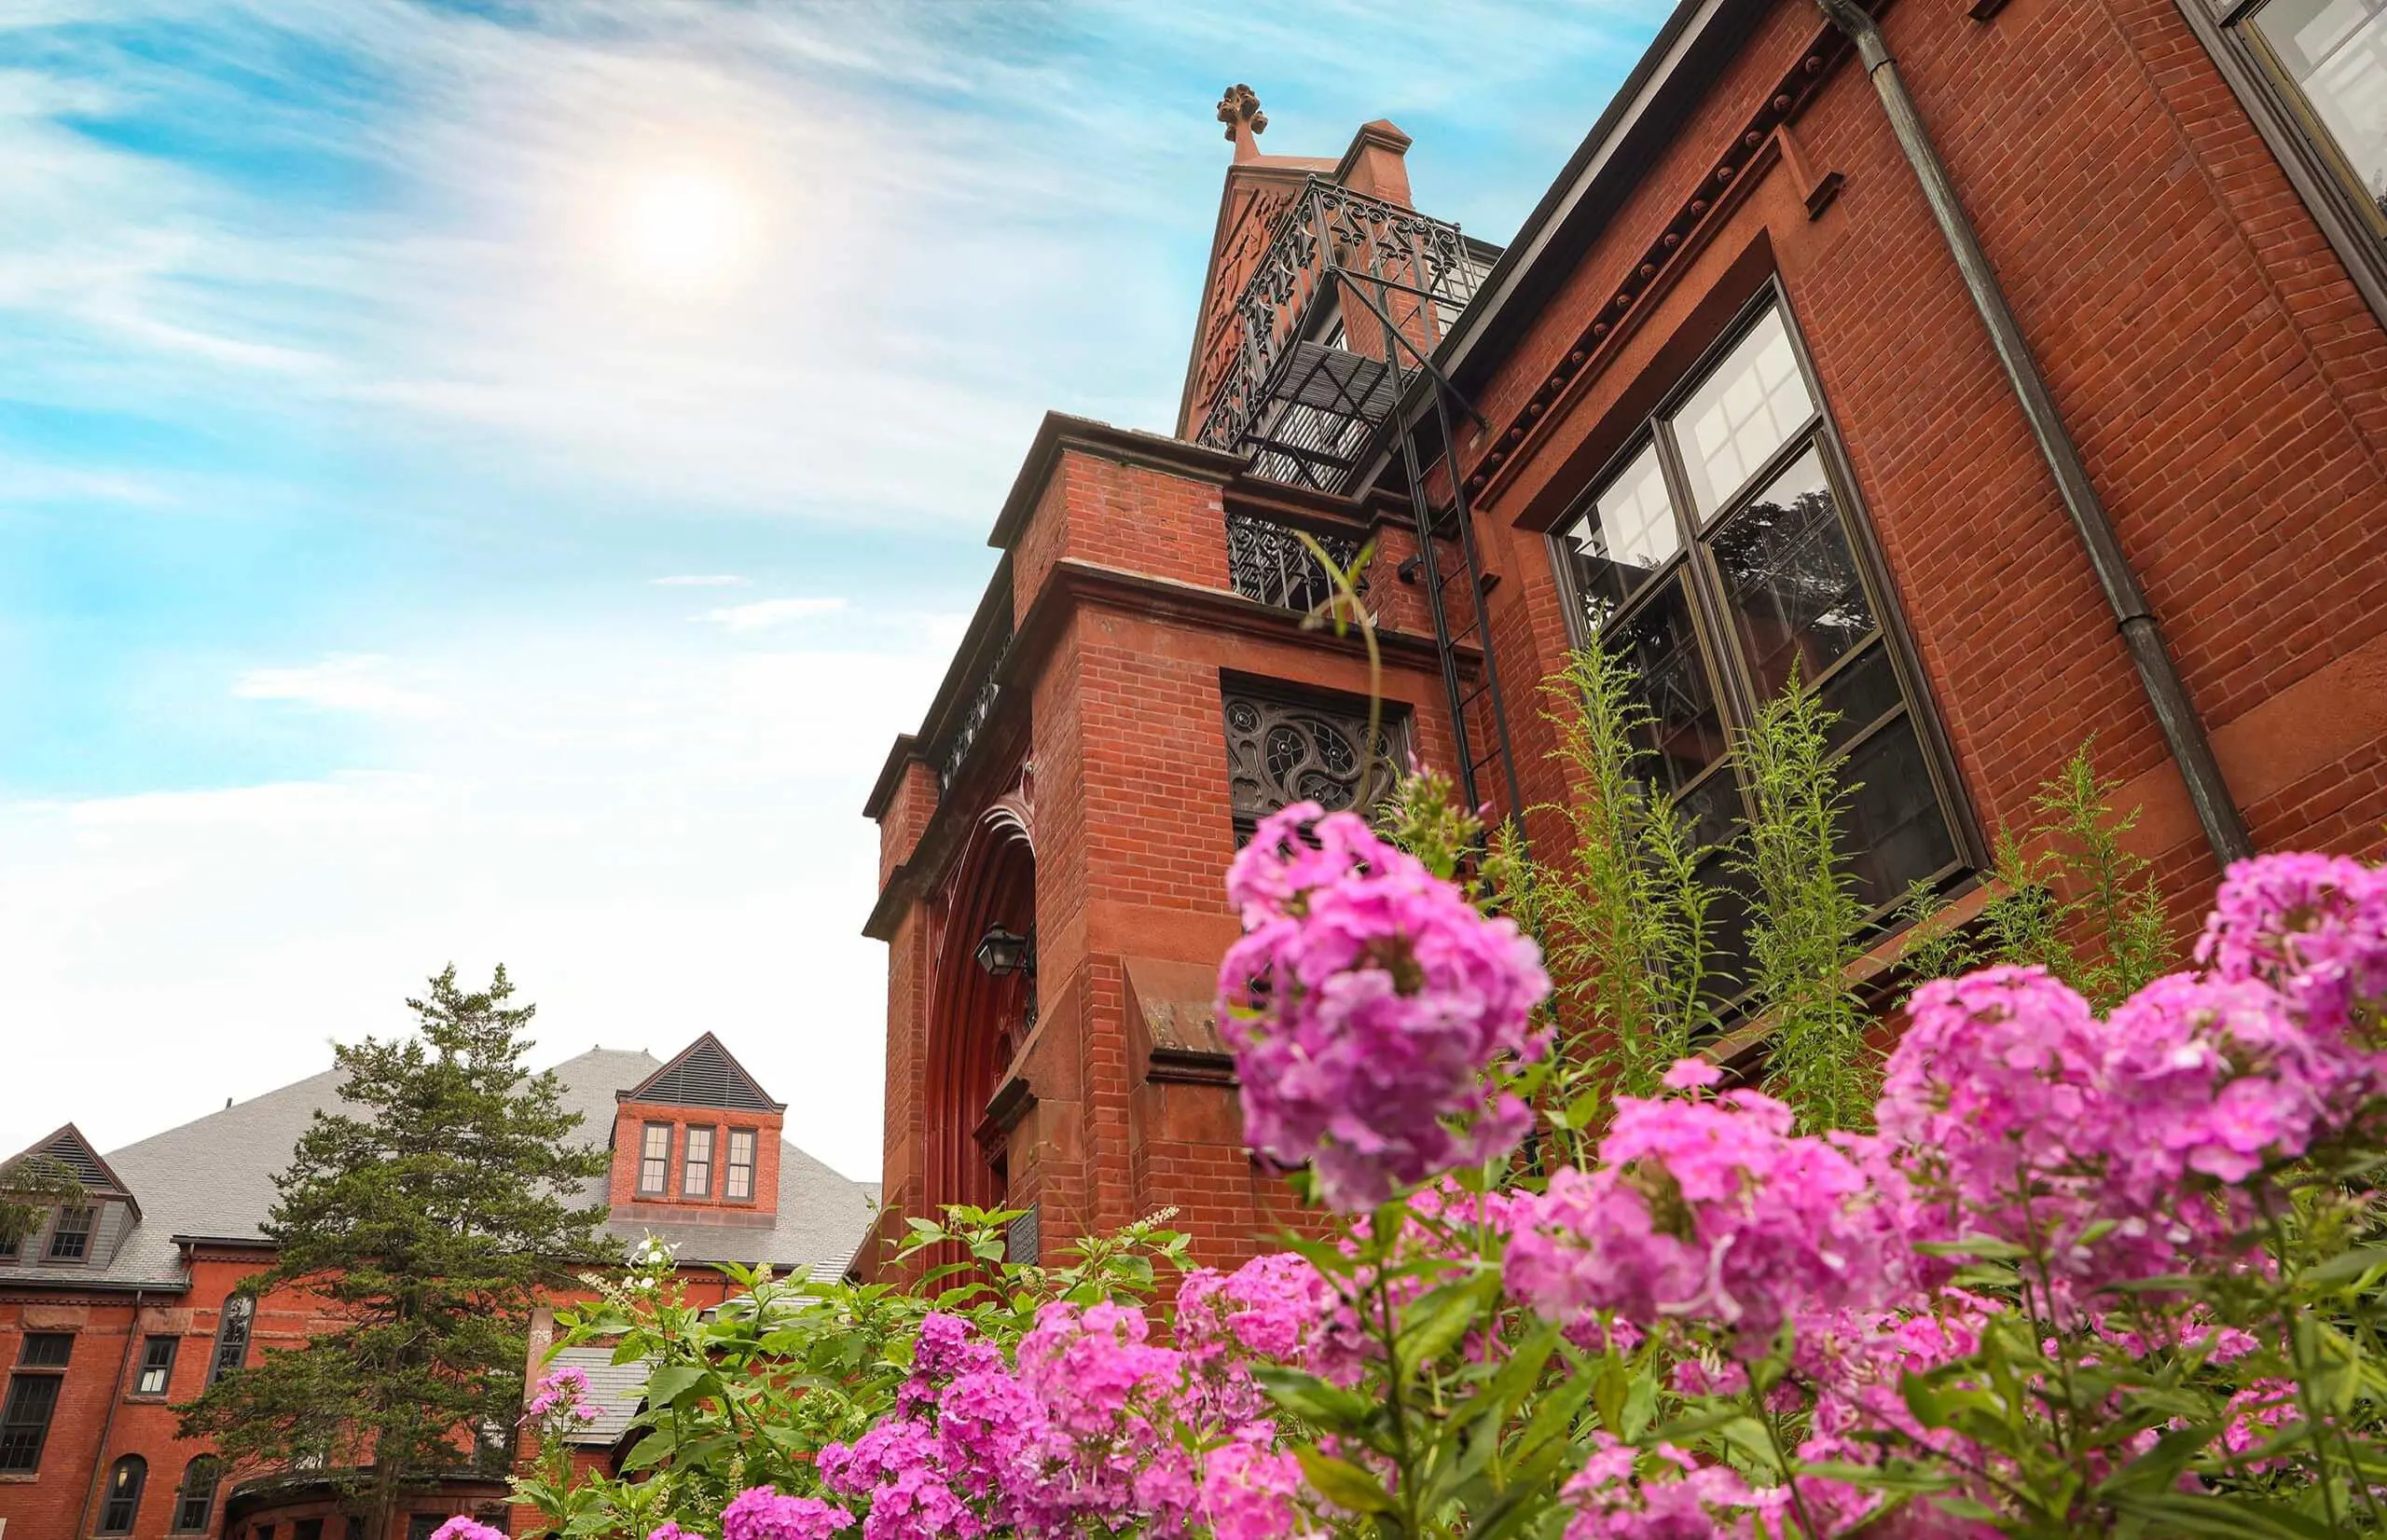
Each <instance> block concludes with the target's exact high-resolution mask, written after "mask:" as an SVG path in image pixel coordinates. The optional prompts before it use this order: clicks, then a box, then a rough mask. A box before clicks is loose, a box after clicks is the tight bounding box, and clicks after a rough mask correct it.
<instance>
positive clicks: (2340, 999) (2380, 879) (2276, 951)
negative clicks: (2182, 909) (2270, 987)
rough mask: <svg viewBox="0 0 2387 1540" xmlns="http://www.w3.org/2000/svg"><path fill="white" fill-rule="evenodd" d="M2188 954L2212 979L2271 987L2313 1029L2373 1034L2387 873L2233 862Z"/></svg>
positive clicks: (2386, 998)
mask: <svg viewBox="0 0 2387 1540" xmlns="http://www.w3.org/2000/svg"><path fill="white" fill-rule="evenodd" d="M2196 956H2197V960H2198V961H2199V962H2201V963H2203V964H2205V965H2207V966H2208V967H2209V968H2211V969H2212V970H2213V972H2214V974H2215V977H2217V978H2221V979H2226V980H2239V979H2259V980H2263V981H2266V982H2269V983H2272V984H2274V985H2276V986H2277V987H2278V989H2279V991H2280V993H2281V994H2282V995H2284V997H2286V999H2287V1005H2288V1009H2289V1010H2291V1011H2294V1012H2295V1013H2297V1015H2298V1016H2300V1017H2302V1018H2303V1020H2304V1022H2305V1024H2306V1025H2308V1026H2309V1027H2311V1029H2312V1030H2313V1031H2315V1032H2319V1033H2323V1034H2326V1035H2330V1036H2338V1035H2342V1034H2343V1033H2345V1032H2347V1031H2348V1030H2349V1029H2350V1028H2352V1027H2353V1026H2355V1025H2357V1024H2361V1023H2365V1022H2366V1023H2367V1024H2369V1025H2370V1026H2371V1027H2372V1028H2375V1027H2376V1025H2377V1024H2378V1017H2379V1012H2380V1007H2381V1005H2382V1004H2387V868H2381V867H2369V866H2365V865H2363V864H2362V863H2361V862H2360V861H2355V860H2349V859H2346V858H2345V857H2342V856H2321V855H2309V854H2297V853H2288V854H2282V855H2273V856H2257V857H2256V858H2255V859H2252V860H2242V861H2236V862H2233V863H2232V864H2231V865H2230V868H2229V870H2228V873H2226V874H2225V876H2224V877H2223V880H2222V884H2221V889H2220V891H2219V892H2218V893H2216V894H2215V896H2214V906H2213V913H2212V914H2210V915H2208V916H2207V917H2206V919H2205V924H2204V934H2203V935H2202V936H2201V937H2200V938H2199V939H2198V942H2197V950H2196Z"/></svg>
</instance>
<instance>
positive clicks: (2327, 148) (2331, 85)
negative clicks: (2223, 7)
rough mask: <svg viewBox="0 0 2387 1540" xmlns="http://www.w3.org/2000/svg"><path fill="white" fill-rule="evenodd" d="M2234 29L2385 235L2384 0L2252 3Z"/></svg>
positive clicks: (2386, 3) (2269, 0)
mask: <svg viewBox="0 0 2387 1540" xmlns="http://www.w3.org/2000/svg"><path fill="white" fill-rule="evenodd" d="M2232 8H2233V9H2234V11H2235V12H2236V17H2237V20H2236V23H2235V27H2234V30H2235V31H2236V33H2237V34H2238V35H2239V36H2240V37H2241V38H2242V39H2243V40H2244V42H2245V43H2246V44H2247V45H2248V47H2249V49H2250V51H2251V52H2252V53H2253V54H2254V55H2255V57H2256V60H2257V61H2258V62H2260V63H2261V64H2262V66H2263V69H2264V72H2265V73H2266V74H2268V75H2269V76H2270V77H2271V79H2272V81H2273V82H2274V84H2275V85H2276V86H2277V87H2278V88H2279V89H2280V90H2281V93H2282V95H2283V96H2284V97H2285V98H2286V99H2287V100H2288V102H2289V103H2290V105H2291V106H2292V107H2293V108H2294V109H2295V112H2296V115H2297V117H2298V119H2300V121H2301V126H2302V127H2303V128H2304V130H2305V131H2306V133H2307V135H2308V136H2309V137H2310V138H2311V140H2312V142H2313V146H2314V148H2315V149H2316V150H2318V151H2319V152H2320V155H2321V158H2322V159H2323V160H2324V162H2325V164H2326V165H2327V166H2328V167H2329V169H2330V170H2331V171H2332V172H2335V173H2336V175H2337V176H2338V177H2339V180H2340V181H2341V182H2343V183H2344V184H2345V186H2346V187H2347V190H2348V191H2349V192H2351V193H2352V194H2353V199H2354V201H2355V203H2356V205H2357V206H2358V207H2359V208H2360V209H2361V210H2362V212H2363V215H2364V217H2365V218H2366V220H2367V221H2368V223H2369V224H2370V227H2371V230H2372V233H2374V234H2380V235H2387V0H2258V3H2256V4H2253V5H2241V6H2236V7H2232Z"/></svg>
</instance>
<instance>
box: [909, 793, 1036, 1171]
mask: <svg viewBox="0 0 2387 1540" xmlns="http://www.w3.org/2000/svg"><path fill="white" fill-rule="evenodd" d="M1023 811H1024V810H1023V809H1022V808H1020V807H1018V806H1016V805H1014V804H1013V799H1009V798H1006V799H1005V800H1004V802H1003V803H999V804H997V805H996V806H995V807H994V808H993V809H991V810H990V811H988V812H987V815H986V816H985V817H984V818H981V819H980V820H979V823H978V826H977V828H975V829H974V830H973V831H972V832H971V836H970V847H969V849H968V850H967V851H966V852H964V854H963V856H962V858H961V862H960V866H959V870H958V871H957V872H956V873H955V874H954V882H953V887H951V889H950V890H949V893H950V897H949V898H948V899H947V901H946V907H945V916H944V925H943V927H942V928H941V940H940V942H939V945H938V950H937V958H936V964H935V969H936V972H935V981H934V984H933V988H934V992H935V993H934V995H933V997H932V1004H931V1015H930V1018H929V1062H928V1066H927V1067H928V1076H927V1086H926V1088H925V1089H926V1093H927V1094H926V1098H925V1107H924V1111H925V1112H926V1114H927V1127H926V1128H925V1129H924V1130H923V1133H924V1134H925V1140H924V1143H925V1147H926V1148H925V1154H926V1157H927V1158H926V1161H925V1162H924V1164H923V1175H924V1176H926V1178H927V1182H926V1187H927V1199H928V1204H929V1207H930V1208H931V1210H934V1209H935V1208H937V1207H938V1206H939V1205H942V1204H945V1203H969V1204H973V1205H974V1206H977V1207H980V1208H994V1207H999V1206H1000V1205H1001V1203H1003V1200H1004V1196H1005V1194H1006V1192H1007V1190H1008V1187H1009V1180H1008V1178H1009V1173H1008V1171H1007V1169H1006V1167H1007V1154H1008V1151H1007V1149H1006V1148H1005V1145H1004V1141H1003V1139H1002V1136H1001V1134H1000V1132H999V1131H991V1130H989V1131H987V1133H986V1134H985V1136H983V1137H982V1132H981V1124H982V1123H983V1122H984V1121H985V1120H986V1116H987V1103H988V1102H989V1101H991V1100H992V1099H993V1098H994V1094H995V1093H996V1092H997V1091H998V1090H1000V1088H1001V1085H1002V1079H1003V1073H1004V1071H1005V1070H1006V1069H1008V1068H1009V1067H1010V1066H1011V1062H1012V1056H1013V1055H1014V1053H1016V1052H1018V1049H1019V1045H1020V1043H1021V1042H1022V1041H1023V1040H1024V1039H1025V1038H1027V1036H1028V1029H1029V1028H1030V1027H1031V1026H1033V1025H1034V1024H1035V1018H1036V961H1035V959H1036V952H1035V946H1036V942H1035V937H1036V856H1035V851H1034V848H1033V846H1031V845H1030V843H1029V836H1028V825H1027V822H1026V821H1025V819H1024V818H1023V817H1022V816H1021V815H1022V812H1023Z"/></svg>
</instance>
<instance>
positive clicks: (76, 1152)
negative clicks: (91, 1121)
mask: <svg viewBox="0 0 2387 1540" xmlns="http://www.w3.org/2000/svg"><path fill="white" fill-rule="evenodd" d="M34 1156H48V1158H49V1159H51V1160H53V1161H56V1162H58V1163H59V1164H60V1165H62V1166H64V1167H65V1168H66V1169H67V1170H69V1171H71V1172H73V1173H74V1174H75V1179H76V1181H78V1182H80V1183H82V1184H83V1186H84V1187H85V1188H86V1189H89V1190H90V1191H91V1192H93V1193H97V1194H101V1195H103V1196H106V1197H110V1198H130V1197H131V1196H132V1192H131V1189H129V1188H127V1187H126V1186H125V1185H124V1182H123V1181H122V1179H121V1178H119V1177H118V1176H117V1174H116V1173H115V1172H114V1171H112V1170H110V1169H109V1167H108V1163H107V1162H105V1161H103V1160H102V1159H100V1152H99V1151H98V1150H96V1149H93V1148H91V1141H90V1140H89V1139H87V1138H85V1137H83V1131H82V1130H81V1129H79V1128H76V1126H75V1125H74V1124H73V1123H68V1124H67V1125H66V1126H65V1127H63V1128H62V1129H60V1130H58V1132H56V1133H55V1134H50V1135H49V1136H48V1138H46V1139H37V1140H35V1141H34V1143H33V1144H31V1145H29V1146H27V1147H26V1148H24V1149H23V1150H21V1151H20V1152H19V1153H18V1155H17V1160H20V1161H22V1160H29V1159H31V1158H33V1157H34ZM11 1163H14V1162H11Z"/></svg>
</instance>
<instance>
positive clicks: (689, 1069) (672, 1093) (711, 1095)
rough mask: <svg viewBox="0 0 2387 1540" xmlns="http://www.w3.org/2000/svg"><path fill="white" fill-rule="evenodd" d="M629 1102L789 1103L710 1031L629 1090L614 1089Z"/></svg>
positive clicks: (764, 1108)
mask: <svg viewBox="0 0 2387 1540" xmlns="http://www.w3.org/2000/svg"><path fill="white" fill-rule="evenodd" d="M614 1095H615V1097H616V1098H617V1099H618V1100H621V1101H625V1102H649V1103H653V1104H655V1105H656V1106H659V1107H725V1108H728V1109H730V1110H733V1111H738V1112H784V1111H786V1110H787V1104H786V1103H784V1102H778V1101H773V1100H772V1099H771V1095H770V1093H768V1092H766V1091H765V1090H764V1089H763V1088H762V1087H761V1086H759V1085H757V1084H756V1083H755V1082H754V1077H753V1076H752V1075H749V1074H747V1073H746V1066H743V1065H741V1064H739V1063H738V1061H737V1060H736V1059H734V1058H732V1057H731V1056H730V1052H729V1050H727V1049H725V1048H724V1047H722V1046H721V1039H720V1038H715V1037H714V1036H713V1035H712V1034H711V1033H710V1032H708V1033H706V1034H705V1035H704V1036H703V1037H701V1038H697V1040H696V1041H695V1042H692V1043H690V1044H689V1045H688V1046H687V1047H686V1048H683V1049H682V1050H681V1051H680V1054H679V1056H678V1057H677V1058H674V1059H673V1060H672V1061H671V1062H670V1063H669V1064H667V1065H665V1066H663V1067H662V1068H660V1069H658V1070H656V1071H655V1073H654V1074H652V1075H649V1076H648V1077H647V1078H646V1079H643V1080H641V1081H640V1082H639V1083H638V1084H636V1085H634V1086H632V1087H630V1089H628V1091H620V1092H616V1093H614Z"/></svg>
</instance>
